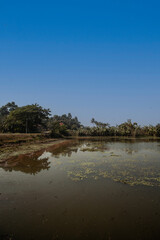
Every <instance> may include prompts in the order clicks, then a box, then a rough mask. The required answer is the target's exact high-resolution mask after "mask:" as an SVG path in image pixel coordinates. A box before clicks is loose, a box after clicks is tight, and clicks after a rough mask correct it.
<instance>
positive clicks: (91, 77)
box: [0, 0, 160, 125]
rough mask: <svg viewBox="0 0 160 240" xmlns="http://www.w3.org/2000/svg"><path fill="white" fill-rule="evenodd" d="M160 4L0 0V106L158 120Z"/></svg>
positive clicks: (115, 118)
mask: <svg viewBox="0 0 160 240" xmlns="http://www.w3.org/2000/svg"><path fill="white" fill-rule="evenodd" d="M159 9H160V2H159V1H154V0H152V1H147V0H146V1H144V0H143V1H141V0H139V1H138V0H134V1H132V0H128V1H127V0H121V1H119V0H117V1H111V0H110V1H107V0H106V1H101V0H99V1H94V0H93V1H87V0H85V1H84V0H74V1H70V0H67V1H64V0H62V1H60V0H59V1H54V0H52V1H48V0H46V1H34V0H32V1H30V0H28V1H16V0H15V1H6V0H1V1H0V105H3V104H5V103H7V102H8V101H15V102H16V103H17V104H18V105H20V106H22V105H26V104H32V103H39V104H40V105H42V106H43V107H47V108H50V109H51V110H52V113H53V114H63V113H68V112H71V113H72V115H73V116H75V115H77V116H78V118H79V120H80V121H82V123H83V124H85V125H89V124H90V120H91V118H92V117H94V118H95V119H97V120H98V121H103V122H109V123H110V124H111V125H112V124H113V125H114V124H116V123H120V122H123V121H126V120H127V119H132V120H133V121H137V122H138V123H140V124H142V125H143V124H149V123H151V124H156V123H158V122H160V108H159V104H160V93H159V92H160V14H159Z"/></svg>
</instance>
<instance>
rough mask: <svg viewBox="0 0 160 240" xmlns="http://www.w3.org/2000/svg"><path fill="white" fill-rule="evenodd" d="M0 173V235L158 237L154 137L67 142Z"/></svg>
mask: <svg viewBox="0 0 160 240" xmlns="http://www.w3.org/2000/svg"><path fill="white" fill-rule="evenodd" d="M15 163H16V164H15ZM0 179H1V183H0V239H13V240H14V239H16V240H17V239H18V240H21V239H23V240H25V239H26V240H28V239H36V240H41V239H47V240H50V239H51V240H52V239H74V240H75V239H98V240H101V239H108V240H112V239H113V240H114V239H127V240H129V239H145V240H146V239H151V240H153V239H154V240H155V239H160V201H159V200H160V142H159V141H153V140H152V141H151V140H121V141H120V140H116V139H108V140H92V141H91V140H77V141H68V143H67V144H65V145H62V146H61V147H59V148H57V149H52V147H49V148H48V149H46V150H44V151H43V152H42V151H41V152H38V153H36V154H32V155H30V156H25V155H24V156H18V157H17V158H14V159H13V162H12V161H11V164H10V165H8V167H5V168H0Z"/></svg>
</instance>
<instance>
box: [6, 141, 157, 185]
mask: <svg viewBox="0 0 160 240" xmlns="http://www.w3.org/2000/svg"><path fill="white" fill-rule="evenodd" d="M159 153H160V147H159V144H158V142H145V141H143V142H142V141H141V142H140V141H135V140H134V141H131V140H129V141H126V140H125V141H96V140H94V141H75V142H73V143H69V144H68V145H65V146H62V147H61V146H60V147H59V148H57V149H55V148H52V147H50V148H48V149H47V150H45V151H44V152H39V153H36V154H34V155H31V156H22V155H21V156H19V157H18V158H14V159H11V160H10V161H8V162H7V166H5V168H4V169H5V170H6V171H8V170H9V171H12V170H14V171H22V172H24V173H29V174H37V173H39V172H40V171H41V170H49V168H50V167H51V164H54V168H55V167H56V168H57V169H58V170H60V171H62V172H63V173H64V174H66V175H67V176H68V178H69V179H70V180H72V181H82V180H89V179H92V180H98V179H100V178H109V179H112V180H113V181H116V182H121V183H124V184H129V185H131V186H134V185H146V186H160V171H159V170H160V159H159Z"/></svg>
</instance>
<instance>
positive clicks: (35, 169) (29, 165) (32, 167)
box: [3, 155, 50, 175]
mask: <svg viewBox="0 0 160 240" xmlns="http://www.w3.org/2000/svg"><path fill="white" fill-rule="evenodd" d="M49 165H50V162H49V161H48V158H45V159H41V160H38V158H37V157H35V156H34V157H33V155H32V156H24V155H20V156H18V157H14V158H11V159H10V160H8V161H7V163H6V164H5V165H4V167H3V169H4V170H5V171H10V172H11V171H20V172H23V173H29V174H34V175H35V174H37V173H39V172H40V171H42V170H48V169H49V168H50V166H49Z"/></svg>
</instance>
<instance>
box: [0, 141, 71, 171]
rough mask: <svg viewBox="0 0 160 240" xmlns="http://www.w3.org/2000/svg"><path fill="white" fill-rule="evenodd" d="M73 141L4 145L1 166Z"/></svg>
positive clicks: (1, 150)
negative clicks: (23, 156)
mask: <svg viewBox="0 0 160 240" xmlns="http://www.w3.org/2000/svg"><path fill="white" fill-rule="evenodd" d="M70 141H71V140H66V139H59V140H57V139H47V140H43V141H36V142H30V143H23V144H19V145H18V144H15V145H13V144H11V145H3V147H1V148H0V166H1V167H2V166H3V167H4V166H7V165H8V164H9V163H11V162H14V158H15V159H17V157H18V158H19V159H21V156H22V155H26V157H27V156H30V155H32V154H33V153H38V154H39V152H41V151H42V152H43V151H44V150H45V149H48V148H49V147H52V148H53V149H56V148H59V147H60V146H61V145H63V144H68V143H69V142H70Z"/></svg>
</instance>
